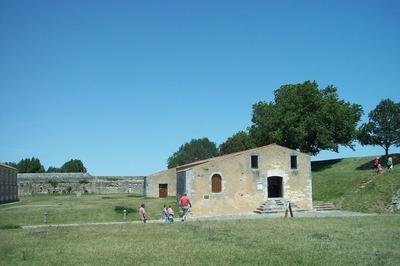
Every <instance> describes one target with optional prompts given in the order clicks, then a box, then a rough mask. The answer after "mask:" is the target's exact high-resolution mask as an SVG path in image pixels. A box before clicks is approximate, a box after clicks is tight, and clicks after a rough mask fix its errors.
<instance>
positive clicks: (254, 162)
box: [251, 155, 258, 169]
mask: <svg viewBox="0 0 400 266" xmlns="http://www.w3.org/2000/svg"><path fill="white" fill-rule="evenodd" d="M251 168H252V169H258V156H257V155H252V156H251Z"/></svg>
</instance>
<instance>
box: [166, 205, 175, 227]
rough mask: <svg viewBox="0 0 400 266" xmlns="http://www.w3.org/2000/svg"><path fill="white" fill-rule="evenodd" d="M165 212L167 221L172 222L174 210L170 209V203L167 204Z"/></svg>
mask: <svg viewBox="0 0 400 266" xmlns="http://www.w3.org/2000/svg"><path fill="white" fill-rule="evenodd" d="M167 214H168V223H169V224H172V223H173V222H174V210H172V207H171V205H169V206H168V210H167Z"/></svg>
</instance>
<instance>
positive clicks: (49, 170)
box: [47, 166, 62, 173]
mask: <svg viewBox="0 0 400 266" xmlns="http://www.w3.org/2000/svg"><path fill="white" fill-rule="evenodd" d="M61 172H62V171H61V168H58V167H54V166H49V168H47V173H61Z"/></svg>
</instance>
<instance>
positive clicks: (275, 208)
mask: <svg viewBox="0 0 400 266" xmlns="http://www.w3.org/2000/svg"><path fill="white" fill-rule="evenodd" d="M286 201H287V200H286V199H285V198H269V199H267V200H265V201H264V202H263V203H262V204H261V205H260V206H259V207H258V208H257V209H256V210H255V211H254V212H255V213H258V214H269V213H284V212H285V210H286V207H285V202H286ZM291 207H292V211H293V212H299V211H304V209H302V208H300V207H298V206H297V205H296V204H294V203H293V202H291Z"/></svg>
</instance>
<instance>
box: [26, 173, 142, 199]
mask: <svg viewBox="0 0 400 266" xmlns="http://www.w3.org/2000/svg"><path fill="white" fill-rule="evenodd" d="M144 179H145V178H144V177H143V176H92V175H90V174H89V173H40V174H39V173H35V174H32V173H30V174H18V188H19V189H18V195H20V196H25V195H32V194H68V193H95V194H111V193H134V194H139V195H144Z"/></svg>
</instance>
